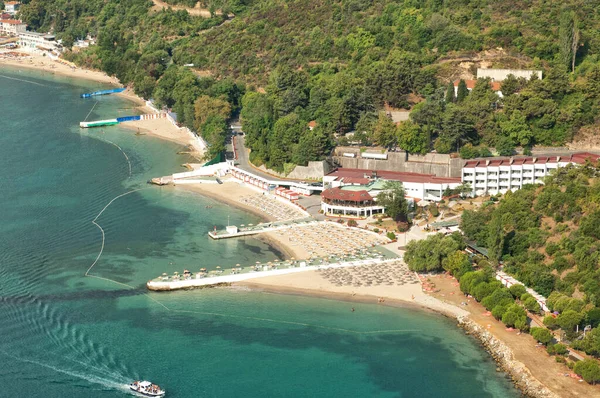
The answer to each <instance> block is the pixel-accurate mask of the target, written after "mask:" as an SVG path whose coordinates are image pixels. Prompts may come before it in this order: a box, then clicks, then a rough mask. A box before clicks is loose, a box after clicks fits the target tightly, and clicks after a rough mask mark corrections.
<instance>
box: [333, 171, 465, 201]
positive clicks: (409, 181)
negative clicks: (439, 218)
mask: <svg viewBox="0 0 600 398" xmlns="http://www.w3.org/2000/svg"><path fill="white" fill-rule="evenodd" d="M385 181H398V182H401V183H402V186H403V187H404V190H405V191H406V197H408V198H412V199H416V200H428V201H433V202H439V201H440V200H442V195H443V193H444V191H445V190H446V189H447V188H450V189H454V188H456V187H458V186H459V185H460V184H461V181H460V178H446V177H436V176H434V175H432V174H419V173H407V172H399V171H386V170H377V171H372V170H366V169H348V168H339V169H336V170H334V171H333V172H331V173H329V174H327V175H326V176H324V177H323V185H324V186H325V187H327V188H336V187H345V189H349V188H348V186H361V185H362V186H364V187H365V188H364V189H366V190H367V191H369V192H371V193H373V192H374V191H375V192H374V193H375V196H377V195H376V194H377V193H378V192H376V191H381V190H382V188H383V185H384V184H385Z"/></svg>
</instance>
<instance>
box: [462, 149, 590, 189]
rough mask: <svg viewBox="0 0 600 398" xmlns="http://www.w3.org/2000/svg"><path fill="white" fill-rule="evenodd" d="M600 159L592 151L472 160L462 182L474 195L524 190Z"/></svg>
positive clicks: (466, 163) (463, 171)
mask: <svg viewBox="0 0 600 398" xmlns="http://www.w3.org/2000/svg"><path fill="white" fill-rule="evenodd" d="M599 158H600V156H599V155H595V154H593V153H589V152H580V153H575V154H572V155H567V156H519V157H501V158H483V159H473V160H468V161H467V162H465V164H464V166H463V169H462V182H463V183H469V184H470V186H471V188H472V194H473V195H475V196H478V195H486V194H491V195H495V194H498V193H502V194H503V193H506V192H507V191H508V190H512V191H514V190H516V189H521V188H522V187H523V186H524V185H527V184H542V183H543V179H544V177H546V176H548V175H549V174H550V173H551V172H552V171H553V170H556V169H557V168H558V167H564V166H567V165H569V164H584V163H585V162H586V160H590V161H591V162H593V163H596V162H597V161H598V159H599Z"/></svg>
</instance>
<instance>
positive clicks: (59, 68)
mask: <svg viewBox="0 0 600 398" xmlns="http://www.w3.org/2000/svg"><path fill="white" fill-rule="evenodd" d="M16 52H18V50H17V51H16ZM5 54H6V52H0V65H9V66H14V67H17V68H23V69H36V70H40V71H44V72H47V73H49V74H53V75H62V76H68V77H73V78H77V79H86V80H92V81H95V82H100V83H111V84H115V85H120V83H119V80H118V79H117V78H116V77H111V76H108V75H107V74H106V73H104V72H101V71H94V70H88V69H83V68H78V67H77V68H71V67H70V66H68V65H65V64H62V63H59V62H56V61H53V60H51V59H50V58H48V57H44V56H42V55H39V54H27V56H26V57H22V58H8V57H6V56H5Z"/></svg>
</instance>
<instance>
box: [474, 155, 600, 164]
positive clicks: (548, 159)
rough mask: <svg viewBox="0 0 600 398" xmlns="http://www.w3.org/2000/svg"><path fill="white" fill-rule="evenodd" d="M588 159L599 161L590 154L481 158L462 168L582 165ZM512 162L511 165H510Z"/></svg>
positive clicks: (598, 157)
mask: <svg viewBox="0 0 600 398" xmlns="http://www.w3.org/2000/svg"><path fill="white" fill-rule="evenodd" d="M587 159H589V160H590V161H592V162H597V161H598V159H600V155H596V154H593V153H590V152H578V153H574V154H572V155H564V156H516V157H513V158H509V157H495V158H482V159H472V160H467V161H466V162H465V164H464V166H463V167H486V166H501V165H502V166H509V165H511V164H512V165H522V164H546V163H558V162H559V161H560V162H570V163H576V164H584V163H585V161H586V160H587ZM511 162H512V163H511Z"/></svg>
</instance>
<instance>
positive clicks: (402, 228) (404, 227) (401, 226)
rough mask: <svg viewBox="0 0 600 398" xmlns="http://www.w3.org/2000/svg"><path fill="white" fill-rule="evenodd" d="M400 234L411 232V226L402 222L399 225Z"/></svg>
mask: <svg viewBox="0 0 600 398" xmlns="http://www.w3.org/2000/svg"><path fill="white" fill-rule="evenodd" d="M396 228H398V232H406V231H408V230H409V228H410V225H409V224H408V223H407V222H404V221H401V222H399V223H398V224H397V226H396Z"/></svg>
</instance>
